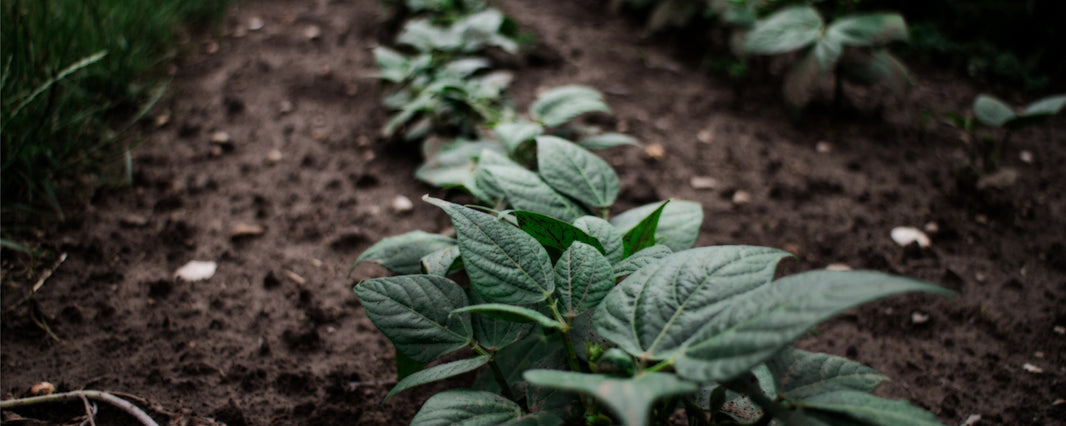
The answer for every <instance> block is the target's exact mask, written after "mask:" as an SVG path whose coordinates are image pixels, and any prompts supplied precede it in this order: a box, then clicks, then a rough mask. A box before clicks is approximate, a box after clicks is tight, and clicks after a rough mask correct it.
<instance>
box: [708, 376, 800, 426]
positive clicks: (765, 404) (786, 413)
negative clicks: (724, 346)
mask: <svg viewBox="0 0 1066 426" xmlns="http://www.w3.org/2000/svg"><path fill="white" fill-rule="evenodd" d="M724 385H725V387H727V388H729V389H732V390H733V391H735V392H739V393H743V394H746V395H747V396H748V398H751V401H752V402H754V403H755V405H758V406H759V407H760V408H762V409H763V411H764V412H765V413H766V414H764V415H763V417H764V418H765V417H767V416H768V415H769V416H773V418H775V419H777V420H779V421H780V422H782V423H784V424H786V425H795V424H800V423H799V421H798V420H797V419H796V418H795V416H793V413H792V410H789V409H788V408H786V407H784V406H782V405H781V404H779V403H777V401H774V400H772V399H770V398H769V397H767V396H766V394H764V393H762V389H761V388H759V379H757V378H755V375H754V374H751V372H747V373H744V375H743V376H740V377H738V378H736V379H733V380H731V381H729V382H726V383H724ZM760 421H762V419H760Z"/></svg>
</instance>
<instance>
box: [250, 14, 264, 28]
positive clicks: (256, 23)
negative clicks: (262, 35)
mask: <svg viewBox="0 0 1066 426" xmlns="http://www.w3.org/2000/svg"><path fill="white" fill-rule="evenodd" d="M263 25H265V23H264V22H263V18H260V17H258V16H255V17H252V19H249V20H248V29H249V30H251V31H259V30H261V29H263Z"/></svg>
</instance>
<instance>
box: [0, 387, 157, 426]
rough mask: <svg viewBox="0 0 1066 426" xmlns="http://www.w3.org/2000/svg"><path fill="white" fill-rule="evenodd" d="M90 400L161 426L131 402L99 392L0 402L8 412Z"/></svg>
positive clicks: (148, 423)
mask: <svg viewBox="0 0 1066 426" xmlns="http://www.w3.org/2000/svg"><path fill="white" fill-rule="evenodd" d="M90 398H91V399H95V400H97V401H102V402H106V403H108V404H111V405H113V406H115V407H117V408H119V409H121V410H122V411H125V412H126V413H127V414H129V415H131V416H133V417H134V418H136V419H137V420H138V421H140V422H141V424H143V425H145V426H159V423H156V422H155V420H152V417H150V416H149V415H148V413H145V412H144V411H143V410H141V409H140V408H137V406H136V405H133V404H131V403H130V402H129V401H126V400H124V399H122V398H119V397H117V396H115V395H112V394H110V393H107V392H102V391H97V390H79V391H73V392H65V393H55V394H51V395H44V396H34V397H29V398H20V399H11V400H7V401H0V410H7V409H12V408H18V407H25V406H29V405H36V404H45V403H49V402H60V401H69V400H77V399H90ZM91 418H92V417H91V416H90V419H91Z"/></svg>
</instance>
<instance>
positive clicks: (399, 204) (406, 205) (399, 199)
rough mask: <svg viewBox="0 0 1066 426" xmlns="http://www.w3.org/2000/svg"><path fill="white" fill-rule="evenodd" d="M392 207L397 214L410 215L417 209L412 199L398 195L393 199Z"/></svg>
mask: <svg viewBox="0 0 1066 426" xmlns="http://www.w3.org/2000/svg"><path fill="white" fill-rule="evenodd" d="M390 207H391V208H392V211H393V212H396V213H409V212H410V211H411V210H414V209H415V204H414V203H412V202H411V199H410V198H407V197H405V196H403V195H397V196H396V198H393V199H392V204H391V205H390Z"/></svg>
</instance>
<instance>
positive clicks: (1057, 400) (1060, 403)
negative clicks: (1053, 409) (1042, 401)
mask: <svg viewBox="0 0 1066 426" xmlns="http://www.w3.org/2000/svg"><path fill="white" fill-rule="evenodd" d="M1062 404H1066V399H1062V398H1059V399H1056V400H1055V401H1054V402H1052V403H1051V405H1055V406H1059V405H1062Z"/></svg>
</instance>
